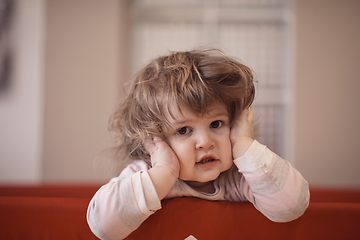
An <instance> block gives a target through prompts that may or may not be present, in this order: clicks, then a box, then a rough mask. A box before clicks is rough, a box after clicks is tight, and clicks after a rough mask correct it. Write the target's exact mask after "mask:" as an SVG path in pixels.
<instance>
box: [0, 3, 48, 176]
mask: <svg viewBox="0 0 360 240" xmlns="http://www.w3.org/2000/svg"><path fill="white" fill-rule="evenodd" d="M14 3H15V5H14V7H15V8H14V12H13V13H14V15H13V17H14V18H12V20H13V21H12V29H13V31H12V32H11V33H12V39H13V40H12V49H13V52H12V53H13V55H12V60H13V62H12V63H13V65H12V67H13V68H12V75H11V80H10V82H9V87H8V88H7V89H6V91H1V92H0V182H6V183H9V182H11V183H18V182H27V183H38V182H40V181H41V171H42V166H41V155H42V153H41V152H42V120H43V119H42V114H43V44H44V42H43V38H44V23H45V15H44V13H45V3H44V1H43V0H32V1H16V2H14Z"/></svg>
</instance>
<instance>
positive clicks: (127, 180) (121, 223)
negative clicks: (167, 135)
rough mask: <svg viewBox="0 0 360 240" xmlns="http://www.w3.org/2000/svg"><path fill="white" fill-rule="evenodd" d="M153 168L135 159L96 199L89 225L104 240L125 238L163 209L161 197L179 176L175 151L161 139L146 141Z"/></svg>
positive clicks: (89, 216) (90, 206) (93, 200)
mask: <svg viewBox="0 0 360 240" xmlns="http://www.w3.org/2000/svg"><path fill="white" fill-rule="evenodd" d="M145 146H146V149H147V150H148V152H149V153H150V155H151V161H152V165H153V167H152V168H151V169H149V167H148V165H147V164H146V163H145V162H144V161H135V162H134V163H133V164H130V165H129V166H128V167H126V168H125V169H124V170H123V171H122V172H121V174H120V176H119V177H116V178H113V179H111V181H110V182H109V183H107V184H106V185H104V186H103V187H101V188H100V189H99V190H98V192H97V193H96V194H95V196H94V197H93V198H92V200H91V202H90V204H89V207H88V213H87V220H88V224H89V226H90V228H91V230H92V231H93V233H94V234H95V235H96V236H97V237H99V238H100V239H123V238H125V237H126V236H128V235H129V234H130V233H131V232H133V231H134V230H135V229H136V228H138V227H139V226H140V225H141V224H142V222H143V221H145V220H146V219H147V218H148V217H149V216H150V215H151V214H153V213H154V212H155V211H156V210H158V209H160V208H161V205H160V200H161V199H162V198H163V197H164V196H165V195H166V194H167V193H168V192H169V191H170V189H171V188H172V186H173V185H174V184H175V182H176V180H177V177H178V175H179V169H180V167H179V162H178V159H177V157H176V155H175V153H174V152H173V151H172V150H171V148H170V147H169V146H168V144H167V143H165V142H164V141H162V140H161V139H160V138H156V137H155V138H154V140H153V141H151V140H148V141H146V142H145Z"/></svg>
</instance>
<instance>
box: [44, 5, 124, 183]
mask: <svg viewBox="0 0 360 240" xmlns="http://www.w3.org/2000/svg"><path fill="white" fill-rule="evenodd" d="M119 2H120V1H117V0H111V1H98V0H86V1H85V0H83V1H59V0H49V1H47V28H46V36H47V37H46V50H45V52H46V55H45V56H46V58H45V59H46V64H45V66H46V70H45V79H46V81H45V97H44V135H43V143H44V151H43V180H44V181H45V182H91V181H100V180H101V179H109V176H107V172H106V171H102V170H101V169H100V170H99V169H98V168H97V164H96V162H95V158H96V156H97V155H98V154H99V152H100V151H102V150H103V149H105V148H107V147H109V146H110V138H109V134H108V131H107V123H108V119H109V117H110V115H111V113H112V112H113V110H114V108H115V106H116V100H117V96H118V89H119V84H120V78H119V76H120V75H119V71H120V70H119V55H120V50H119V44H120V42H119V38H120V35H119V31H120V20H119V10H120V4H119Z"/></svg>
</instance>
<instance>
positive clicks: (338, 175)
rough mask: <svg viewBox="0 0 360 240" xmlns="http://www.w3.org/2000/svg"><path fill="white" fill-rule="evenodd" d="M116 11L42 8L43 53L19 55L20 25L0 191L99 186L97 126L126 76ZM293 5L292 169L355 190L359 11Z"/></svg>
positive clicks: (89, 5)
mask: <svg viewBox="0 0 360 240" xmlns="http://www.w3.org/2000/svg"><path fill="white" fill-rule="evenodd" d="M39 1H40V0H32V1H19V2H21V4H24V5H23V6H26V8H21V9H22V10H20V11H23V13H25V15H26V14H28V16H32V17H33V21H35V22H36V21H38V20H36V19H38V17H40V19H41V16H42V15H41V11H40V12H39V13H37V12H35V13H34V12H31V10H32V9H33V7H34V6H36V3H38V2H39ZM40 2H42V1H40ZM124 3H126V1H118V0H107V1H98V0H77V1H69V0H67V1H61V0H48V1H46V4H45V5H44V6H46V9H45V12H47V15H46V29H45V30H46V31H45V43H46V45H44V49H43V50H42V49H41V47H39V46H38V45H34V47H29V44H31V43H33V40H34V39H33V38H39V37H40V38H41V35H36V29H38V28H37V27H39V26H40V28H41V26H42V25H41V23H40V25H39V23H38V24H35V25H33V26H32V25H31V23H32V22H33V21H32V20H31V18H30V19H28V18H25V19H22V20H21V21H22V22H23V24H25V25H24V26H27V27H26V29H28V30H27V31H25V33H27V34H25V35H24V36H20V37H19V38H18V39H20V40H18V41H19V42H18V44H20V45H19V49H30V50H31V49H32V51H30V52H29V53H28V54H27V55H26V57H25V58H26V59H27V63H21V64H20V63H19V64H20V65H19V66H23V67H24V70H19V69H18V72H17V73H16V74H17V77H16V79H14V80H15V81H14V82H13V89H12V90H11V92H9V94H8V95H7V96H6V97H4V96H1V99H0V100H1V101H0V114H1V116H0V164H1V165H0V181H1V182H9V181H10V182H27V183H29V182H39V181H45V182H94V181H101V182H104V181H107V180H108V179H109V174H107V173H106V171H95V170H94V166H95V165H96V164H94V159H95V157H96V156H97V154H98V153H99V152H100V151H101V150H102V149H104V148H106V147H108V146H110V138H109V135H108V132H107V121H108V118H109V116H110V114H111V113H112V112H113V110H114V108H115V106H116V102H117V98H118V96H120V89H121V85H122V79H123V76H125V75H126V74H125V72H126V70H127V67H128V65H127V64H128V61H126V58H124V57H123V56H126V54H127V50H128V45H127V43H126V36H127V35H126V33H127V32H126V21H124V19H126V15H127V11H126V6H123V4H124ZM296 5H297V6H296V14H297V17H296V29H295V30H296V52H297V55H296V87H297V88H296V109H295V111H296V123H295V126H296V127H295V130H296V144H295V157H296V159H295V166H296V167H297V168H298V169H299V170H300V171H301V173H302V174H303V175H304V176H305V178H306V179H307V180H309V182H310V184H311V185H326V186H357V187H360V174H359V169H360V161H359V160H360V149H359V147H358V140H359V136H360V127H359V126H358V124H359V122H360V110H359V109H360V108H359V106H358V104H359V102H360V94H358V90H359V89H360V79H359V76H360V68H359V67H358V66H359V63H360V50H359V49H360V48H359V43H360V28H359V27H358V23H359V22H360V14H359V13H360V2H359V1H354V0H344V1H337V0H328V1H321V0H299V1H297V4H296ZM41 6H43V5H40V9H41ZM25 9H26V11H25ZM31 14H32V15H31ZM29 29H30V30H29ZM34 33H35V34H34ZM39 34H41V33H39ZM35 42H41V40H39V39H38V41H36V39H35ZM23 44H25V45H23ZM23 46H27V48H23ZM33 51H35V52H37V53H34V52H33ZM42 51H44V52H45V61H44V62H43V68H42V67H41V61H42V60H41V53H42ZM39 54H40V55H39ZM19 59H20V58H19ZM38 64H40V65H38ZM42 69H44V75H43V74H41V72H42ZM34 70H35V72H34ZM95 169H96V166H95Z"/></svg>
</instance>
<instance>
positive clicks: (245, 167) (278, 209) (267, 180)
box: [231, 108, 309, 222]
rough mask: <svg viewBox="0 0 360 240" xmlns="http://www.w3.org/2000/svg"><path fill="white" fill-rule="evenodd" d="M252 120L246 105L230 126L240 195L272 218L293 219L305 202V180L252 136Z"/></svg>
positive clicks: (306, 195)
mask: <svg viewBox="0 0 360 240" xmlns="http://www.w3.org/2000/svg"><path fill="white" fill-rule="evenodd" d="M253 121H254V114H253V112H252V109H251V108H249V109H247V110H245V111H244V112H243V113H242V115H241V116H240V118H239V119H238V121H237V123H236V124H235V125H234V127H233V128H232V130H231V142H232V147H233V156H234V159H235V160H234V163H235V165H236V166H237V167H238V171H239V172H241V173H242V174H243V178H242V179H241V184H240V191H241V195H244V196H245V197H246V198H247V199H248V200H249V201H250V202H252V203H253V204H254V205H255V207H256V208H257V209H258V210H259V211H261V212H262V213H263V214H264V215H265V216H267V217H268V218H269V219H271V220H273V221H277V222H286V221H291V220H294V219H296V218H298V217H300V216H301V215H302V214H303V213H304V211H305V210H306V208H307V206H308V203H309V188H308V183H307V182H306V181H305V179H304V178H303V177H302V176H301V174H300V173H299V172H298V171H297V170H296V169H295V168H293V167H292V166H291V165H290V163H289V162H288V161H285V160H283V159H281V158H280V157H279V156H277V155H276V154H275V153H273V152H271V151H270V150H269V149H268V148H267V147H266V146H264V145H261V144H260V143H258V142H257V141H254V140H253V132H254V130H253Z"/></svg>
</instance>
